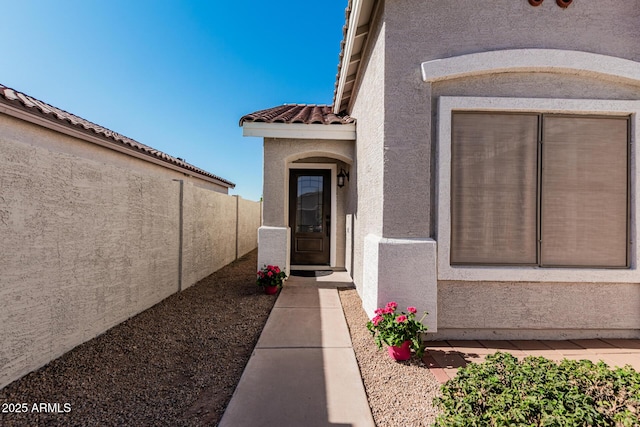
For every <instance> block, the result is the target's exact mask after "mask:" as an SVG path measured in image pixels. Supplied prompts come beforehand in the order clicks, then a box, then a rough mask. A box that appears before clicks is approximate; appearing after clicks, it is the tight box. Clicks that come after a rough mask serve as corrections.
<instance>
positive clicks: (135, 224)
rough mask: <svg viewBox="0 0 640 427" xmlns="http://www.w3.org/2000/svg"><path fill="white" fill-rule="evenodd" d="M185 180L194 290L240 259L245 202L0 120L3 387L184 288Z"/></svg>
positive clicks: (187, 259)
mask: <svg viewBox="0 0 640 427" xmlns="http://www.w3.org/2000/svg"><path fill="white" fill-rule="evenodd" d="M179 180H183V181H184V182H185V192H184V195H185V203H184V205H183V212H184V219H185V221H184V225H185V229H184V237H188V236H194V239H192V240H188V239H185V242H184V246H185V247H184V248H183V250H182V252H183V266H185V267H187V268H185V271H186V274H183V275H184V276H187V277H183V287H186V286H189V285H191V284H193V283H194V282H195V281H197V280H198V279H199V278H201V277H204V276H203V274H204V275H206V274H207V272H208V271H209V272H212V271H215V269H217V268H219V267H221V266H222V265H224V263H227V262H229V261H231V260H233V258H234V256H235V215H236V213H235V203H236V200H235V198H234V197H232V196H228V195H226V194H222V193H219V192H218V191H221V190H222V189H221V188H219V187H218V186H215V185H210V184H209V183H207V182H204V181H200V180H197V179H194V178H190V177H187V176H184V175H183V174H180V173H178V172H173V171H170V170H167V169H165V168H162V167H160V166H157V165H153V164H150V163H147V162H144V161H142V160H138V159H134V158H131V157H129V156H126V155H124V154H120V153H117V152H114V151H111V150H108V149H105V148H102V147H98V146H96V145H94V144H90V143H87V142H84V141H80V140H78V139H75V138H72V137H69V136H66V135H62V134H59V133H56V132H53V131H50V130H47V129H44V128H42V127H39V126H36V125H33V124H30V123H26V122H23V121H21V120H18V119H14V118H11V117H8V116H5V115H1V114H0V189H1V191H0V271H1V273H0V344H1V345H0V387H3V386H4V385H6V384H8V383H9V382H11V381H13V380H15V379H17V378H19V377H21V376H22V375H24V374H26V373H28V372H30V371H32V370H34V369H36V368H38V367H40V366H42V365H44V364H45V363H47V362H48V361H50V360H52V359H54V358H56V357H58V356H60V355H62V354H63V353H65V352H66V351H68V350H70V349H71V348H73V347H75V346H76V345H78V344H81V343H82V342H84V341H87V340H89V339H91V338H93V337H95V336H96V335H99V334H100V333H102V332H104V331H106V330H107V329H109V328H110V327H112V326H114V325H116V324H118V323H120V322H122V321H123V320H125V319H127V318H129V317H131V316H133V315H135V314H137V313H139V312H141V311H143V310H145V309H147V308H149V307H150V306H152V305H154V304H156V303H158V302H159V301H161V300H162V299H164V298H166V297H167V296H169V295H171V294H172V293H174V292H177V291H178V289H179V286H180V284H179V280H180V269H179V263H180V256H179V254H180V250H181V248H180V231H181V229H180V210H181V209H180V185H181V184H180V181H179ZM224 191H226V189H224ZM254 203H255V202H254ZM256 204H258V203H256ZM229 206H230V207H229ZM227 208H229V209H230V212H227V210H226V209H227ZM227 216H228V218H227ZM230 224H231V225H230ZM209 227H212V228H214V231H211V232H210V231H209V230H208V228H209ZM216 227H217V228H216ZM222 227H229V228H230V229H231V231H232V235H231V236H229V235H228V234H229V233H226V232H225V233H224V234H223V233H222V232H220V231H215V230H218V229H221V228H222ZM190 230H193V233H192V234H190ZM255 233H256V231H255V230H254V231H253V232H252V233H251V234H252V235H253V236H254V238H255ZM229 238H231V240H232V242H233V243H232V244H231V245H229V244H228V243H227V242H226V241H225V242H223V243H220V242H219V241H218V242H216V241H215V240H217V239H229ZM212 240H214V241H213V242H212ZM228 246H231V249H232V250H231V251H229V250H228Z"/></svg>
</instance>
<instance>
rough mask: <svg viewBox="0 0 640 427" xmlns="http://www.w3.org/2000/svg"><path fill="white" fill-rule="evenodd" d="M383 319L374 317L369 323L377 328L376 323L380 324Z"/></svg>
mask: <svg viewBox="0 0 640 427" xmlns="http://www.w3.org/2000/svg"><path fill="white" fill-rule="evenodd" d="M382 319H383V317H382V316H380V315H378V316H376V317H374V318H373V319H371V323H373V324H374V325H375V326H378V323H380V322H381V321H382Z"/></svg>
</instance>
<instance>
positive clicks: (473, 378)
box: [434, 352, 640, 427]
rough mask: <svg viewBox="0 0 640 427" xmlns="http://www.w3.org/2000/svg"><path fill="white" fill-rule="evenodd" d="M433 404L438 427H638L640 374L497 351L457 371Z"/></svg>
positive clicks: (582, 362) (639, 422) (639, 420)
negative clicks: (436, 407)
mask: <svg viewBox="0 0 640 427" xmlns="http://www.w3.org/2000/svg"><path fill="white" fill-rule="evenodd" d="M434 402H435V403H436V405H438V406H439V407H440V409H441V410H442V413H441V415H440V416H438V418H437V420H436V423H435V426H439V427H453V426H456V427H463V426H624V427H628V426H640V373H638V372H636V371H634V370H633V368H631V367H630V366H626V367H624V368H616V369H614V370H612V369H609V367H608V366H607V365H606V364H605V363H604V362H599V363H597V364H594V363H592V362H590V361H588V360H581V361H574V360H566V359H565V360H563V361H562V362H560V363H556V362H553V361H551V360H548V359H545V358H544V357H532V356H530V357H527V358H526V359H524V360H523V361H521V362H519V361H518V359H517V358H515V357H514V356H512V355H511V354H508V353H500V352H497V353H496V354H494V355H490V356H487V358H486V360H485V362H483V363H480V364H476V363H470V364H469V365H467V366H466V367H464V368H461V369H460V370H459V371H458V375H457V376H456V377H455V378H453V379H451V380H449V381H448V382H447V383H446V384H444V385H443V386H442V397H439V398H436V399H435V400H434Z"/></svg>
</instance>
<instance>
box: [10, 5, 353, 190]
mask: <svg viewBox="0 0 640 427" xmlns="http://www.w3.org/2000/svg"><path fill="white" fill-rule="evenodd" d="M346 5H347V0H338V1H336V0H331V1H326V2H291V1H284V0H272V1H268V2H263V1H251V2H236V1H224V2H223V1H219V0H211V1H188V0H183V1H179V0H172V1H165V0H109V1H97V0H82V1H71V0H61V1H57V2H51V1H45V0H41V1H35V0H24V1H4V2H3V5H2V9H3V12H2V15H3V20H2V21H3V22H2V25H0V48H1V52H2V53H1V54H0V66H1V68H0V83H2V84H4V85H5V86H8V87H11V88H13V89H16V90H19V91H21V92H24V93H26V94H28V95H31V96H33V97H35V98H38V99H40V100H42V101H44V102H47V103H49V104H51V105H54V106H56V107H58V108H61V109H64V110H67V111H69V112H71V113H73V114H76V115H78V116H80V117H82V118H85V119H87V120H90V121H92V122H95V123H97V124H99V125H102V126H104V127H107V128H109V129H111V130H113V131H116V132H118V133H121V134H123V135H126V136H128V137H130V138H133V139H135V140H137V141H139V142H141V143H143V144H146V145H150V146H152V147H154V148H156V149H159V150H161V151H164V152H166V153H168V154H171V155H173V156H176V157H181V158H184V159H185V160H186V161H187V162H189V163H192V164H194V165H195V166H198V167H200V168H202V169H205V170H207V171H209V172H211V173H214V174H216V175H219V176H221V177H223V178H225V179H228V180H230V181H233V182H234V183H236V189H235V190H234V191H232V194H239V195H241V196H242V197H243V198H246V199H251V200H258V199H259V198H260V196H261V194H262V139H261V138H247V137H242V129H241V128H240V127H239V126H238V120H239V119H240V117H241V116H242V115H244V114H247V113H251V112H253V111H256V110H260V109H263V108H269V107H273V106H276V105H281V104H284V103H317V104H331V102H332V97H333V85H334V81H335V75H336V72H337V64H338V54H339V52H340V41H341V40H342V26H343V25H344V9H345V7H346Z"/></svg>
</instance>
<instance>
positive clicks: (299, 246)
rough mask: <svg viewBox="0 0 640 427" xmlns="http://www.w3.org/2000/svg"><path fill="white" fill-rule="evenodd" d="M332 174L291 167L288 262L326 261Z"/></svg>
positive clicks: (326, 171)
mask: <svg viewBox="0 0 640 427" xmlns="http://www.w3.org/2000/svg"><path fill="white" fill-rule="evenodd" d="M330 189H331V174H330V171H329V170H324V169H292V170H291V172H290V175H289V225H290V227H291V264H294V265H295V264H297V265H329V247H330V244H329V236H330V231H331V193H330Z"/></svg>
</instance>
